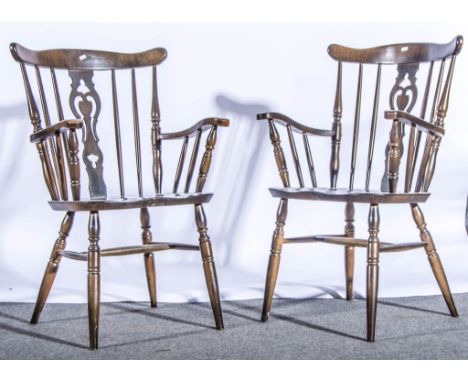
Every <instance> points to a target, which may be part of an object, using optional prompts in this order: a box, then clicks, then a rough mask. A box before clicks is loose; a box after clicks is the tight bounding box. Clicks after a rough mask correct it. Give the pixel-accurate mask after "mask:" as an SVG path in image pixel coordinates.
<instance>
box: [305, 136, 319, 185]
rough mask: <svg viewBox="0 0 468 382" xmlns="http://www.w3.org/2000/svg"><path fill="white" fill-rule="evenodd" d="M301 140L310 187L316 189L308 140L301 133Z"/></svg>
mask: <svg viewBox="0 0 468 382" xmlns="http://www.w3.org/2000/svg"><path fill="white" fill-rule="evenodd" d="M302 140H303V142H304V150H305V153H306V158H307V167H308V168H309V174H310V180H311V182H312V187H317V178H316V175H315V166H314V160H313V159H312V152H311V151H310V145H309V139H308V138H307V134H306V133H302Z"/></svg>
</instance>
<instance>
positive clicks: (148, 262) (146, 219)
mask: <svg viewBox="0 0 468 382" xmlns="http://www.w3.org/2000/svg"><path fill="white" fill-rule="evenodd" d="M140 222H141V229H142V233H141V237H142V240H143V244H149V243H151V242H152V241H153V236H152V234H151V231H150V228H151V224H150V215H149V212H148V208H142V209H141V210H140ZM144 260H145V271H146V281H147V283H148V291H149V295H150V303H151V307H153V308H155V307H156V306H157V302H156V271H155V268H154V256H153V254H152V253H145V254H144Z"/></svg>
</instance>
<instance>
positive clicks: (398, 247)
mask: <svg viewBox="0 0 468 382" xmlns="http://www.w3.org/2000/svg"><path fill="white" fill-rule="evenodd" d="M283 243H284V244H305V243H327V244H334V245H342V246H344V247H345V250H346V249H347V247H360V248H367V245H368V239H355V238H354V237H348V236H346V234H345V235H313V236H302V237H290V238H285V239H284V240H283ZM425 246H426V242H424V241H417V242H410V243H387V242H381V241H379V251H380V252H401V251H411V250H413V249H418V248H424V247H425Z"/></svg>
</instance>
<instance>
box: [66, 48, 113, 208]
mask: <svg viewBox="0 0 468 382" xmlns="http://www.w3.org/2000/svg"><path fill="white" fill-rule="evenodd" d="M83 56H84V58H83V59H86V56H85V55H82V56H80V59H81V57H83ZM68 73H69V76H70V78H71V80H72V83H71V92H70V99H69V103H70V108H71V110H72V112H73V115H74V116H75V117H76V118H80V119H81V118H82V119H83V121H84V124H85V125H84V129H83V139H82V141H83V144H84V150H83V162H84V163H85V166H86V171H87V172H88V177H89V196H90V198H91V199H105V198H106V197H107V188H106V184H105V182H104V177H103V170H104V168H103V165H102V163H103V161H104V157H103V155H102V151H101V149H100V147H99V144H98V143H99V138H98V136H97V133H96V124H97V121H98V116H99V113H100V111H101V100H100V98H99V95H98V93H97V92H96V90H95V88H94V83H93V72H92V71H90V70H70V71H69V72H68Z"/></svg>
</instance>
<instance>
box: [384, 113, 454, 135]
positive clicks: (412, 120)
mask: <svg viewBox="0 0 468 382" xmlns="http://www.w3.org/2000/svg"><path fill="white" fill-rule="evenodd" d="M384 115H385V119H392V120H398V122H401V123H407V124H414V125H416V128H417V129H419V130H423V131H425V132H427V133H429V134H432V135H435V136H437V137H442V136H443V135H444V134H445V131H444V129H443V128H441V127H439V126H437V125H435V124H433V123H430V122H427V121H425V120H424V119H421V118H419V117H416V116H415V115H412V114H410V113H407V112H405V111H399V110H387V111H386V112H385V114H384Z"/></svg>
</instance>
